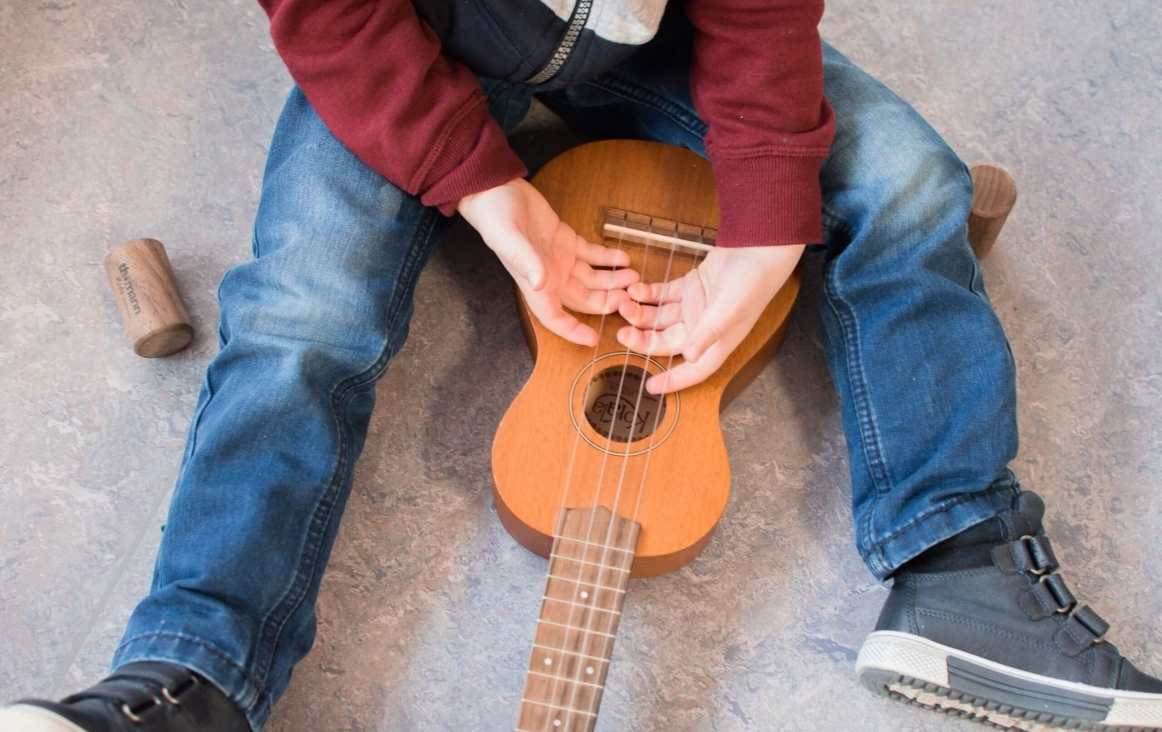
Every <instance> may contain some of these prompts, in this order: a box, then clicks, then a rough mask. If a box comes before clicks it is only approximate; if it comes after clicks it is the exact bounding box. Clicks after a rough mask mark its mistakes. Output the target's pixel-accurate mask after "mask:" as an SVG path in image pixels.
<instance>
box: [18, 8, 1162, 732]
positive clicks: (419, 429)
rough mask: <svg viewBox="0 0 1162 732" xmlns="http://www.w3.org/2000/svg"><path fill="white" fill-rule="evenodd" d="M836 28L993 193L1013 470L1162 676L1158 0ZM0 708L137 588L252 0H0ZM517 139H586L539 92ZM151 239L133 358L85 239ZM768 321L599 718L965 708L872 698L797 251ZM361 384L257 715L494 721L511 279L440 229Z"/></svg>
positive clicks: (534, 571)
mask: <svg viewBox="0 0 1162 732" xmlns="http://www.w3.org/2000/svg"><path fill="white" fill-rule="evenodd" d="M823 29H824V34H825V36H826V37H827V38H828V39H829V40H831V41H832V42H833V43H834V44H835V45H837V46H838V47H839V48H840V49H841V50H843V51H845V52H846V53H847V54H849V55H850V56H852V57H853V58H854V59H855V60H856V61H857V62H859V63H861V64H862V65H864V66H865V67H866V68H867V69H869V70H870V71H872V72H873V73H875V74H876V75H877V76H879V77H880V78H881V79H882V80H884V81H885V82H886V83H887V84H888V85H890V86H891V87H892V88H893V89H895V90H896V91H897V92H898V93H900V94H901V95H902V96H903V97H905V98H906V99H908V100H910V101H911V102H912V103H913V104H914V105H915V106H916V107H917V108H918V109H919V110H920V111H921V112H922V113H924V114H925V115H926V116H927V117H928V118H929V119H930V120H931V122H932V123H933V124H934V125H935V127H936V128H937V129H938V130H940V131H941V132H942V133H943V134H944V135H945V136H946V137H947V139H948V140H949V141H950V143H951V144H952V145H953V146H954V147H955V148H956V149H957V150H958V151H959V152H960V154H961V155H962V157H964V158H965V159H966V160H969V161H976V160H991V161H995V162H998V163H1000V164H1002V165H1004V166H1006V167H1007V168H1008V169H1009V170H1010V171H1012V173H1013V175H1014V177H1015V178H1016V180H1017V181H1018V184H1019V186H1020V202H1019V204H1018V208H1017V209H1016V211H1015V212H1014V213H1013V215H1012V217H1011V219H1010V221H1009V224H1008V227H1007V228H1006V229H1005V231H1004V233H1003V234H1002V240H1001V242H1000V243H999V244H998V246H997V248H996V249H995V250H994V252H993V254H992V255H991V256H990V257H989V258H988V259H987V260H986V261H985V263H984V271H985V276H986V282H987V286H988V288H989V292H990V294H991V296H992V299H993V301H994V303H995V306H996V309H997V311H998V312H999V314H1000V317H1001V319H1002V321H1003V322H1004V325H1005V327H1006V329H1007V331H1008V334H1009V336H1010V339H1011V341H1012V345H1013V351H1014V354H1015V356H1016V360H1017V363H1018V365H1019V370H1020V371H1019V374H1020V375H1019V379H1020V381H1019V384H1020V398H1021V401H1020V427H1021V439H1022V447H1021V454H1020V458H1019V459H1018V460H1017V463H1016V465H1015V466H1014V467H1015V469H1016V470H1017V472H1018V473H1019V475H1020V476H1021V478H1022V479H1023V481H1024V482H1025V484H1026V485H1027V486H1028V487H1031V488H1035V489H1036V490H1038V491H1040V492H1041V493H1042V494H1043V495H1044V496H1045V498H1046V499H1047V501H1048V503H1049V507H1050V512H1049V516H1048V523H1049V527H1050V530H1051V531H1052V533H1053V536H1054V537H1055V542H1056V546H1058V547H1059V549H1058V553H1059V555H1060V556H1061V558H1062V559H1063V560H1064V562H1065V565H1066V567H1067V575H1068V577H1069V579H1070V582H1071V583H1072V584H1073V585H1074V586H1075V588H1074V589H1075V591H1076V592H1077V594H1078V595H1079V596H1082V597H1084V598H1086V600H1087V601H1088V602H1089V603H1090V604H1092V605H1093V606H1094V607H1095V608H1096V609H1097V610H1098V611H1099V612H1100V613H1101V614H1102V615H1103V616H1104V617H1106V618H1107V619H1108V620H1109V621H1111V622H1112V624H1113V626H1114V631H1113V637H1114V639H1115V640H1116V641H1117V643H1118V645H1119V646H1120V647H1122V648H1123V650H1125V651H1126V652H1127V653H1128V654H1130V655H1132V656H1134V657H1135V658H1138V659H1141V661H1142V665H1143V666H1144V667H1145V668H1146V669H1148V670H1150V671H1152V672H1153V673H1155V674H1159V673H1162V615H1159V613H1158V612H1157V608H1158V607H1160V606H1162V585H1160V584H1159V583H1158V581H1157V578H1159V577H1162V539H1160V538H1159V537H1162V494H1160V491H1159V488H1160V487H1162V348H1160V347H1159V346H1160V345H1162V327H1160V325H1159V314H1160V312H1162V284H1160V283H1159V275H1160V274H1162V264H1160V262H1162V258H1160V257H1159V256H1158V250H1157V247H1158V243H1159V242H1158V233H1157V232H1158V231H1159V230H1162V204H1160V203H1159V201H1160V199H1159V196H1158V188H1159V183H1160V179H1162V122H1160V120H1162V66H1159V64H1160V60H1159V59H1162V42H1160V41H1159V40H1158V39H1159V38H1162V12H1160V11H1159V6H1158V4H1157V3H1156V2H1155V1H1154V0H1128V1H1126V0H1119V1H1117V2H1115V1H1114V0H1095V1H1094V2H1087V3H1076V2H1069V1H1067V0H1043V1H1042V2H1037V3H1033V2H1000V1H999V0H984V1H982V2H960V3H942V2H935V1H933V0H904V1H902V2H897V3H866V2H857V1H856V0H832V2H831V3H830V4H829V7H828V10H827V16H826V19H825V21H824V25H823ZM0 49H2V50H0V237H2V240H3V245H2V246H3V252H4V266H3V267H2V268H0V659H3V662H2V663H0V701H3V700H10V699H13V698H15V697H20V696H24V695H37V696H57V695H62V694H65V693H68V692H70V691H73V690H76V689H78V688H80V687H82V686H84V685H86V684H89V683H91V682H93V681H95V680H96V679H98V678H100V677H101V676H102V675H103V673H104V672H105V671H106V667H107V664H108V662H109V659H110V656H111V654H112V653H113V650H114V648H115V647H116V645H117V643H118V640H119V638H120V635H121V632H122V629H123V627H124V623H125V621H126V618H127V617H128V615H129V613H130V611H131V609H132V607H133V605H134V603H135V602H136V601H137V599H138V598H140V597H141V596H142V595H143V593H145V592H146V590H147V587H148V583H149V578H150V570H151V565H152V561H153V557H154V554H155V551H156V549H157V546H158V542H159V540H160V537H161V533H160V531H159V527H160V526H161V524H162V523H164V521H165V515H166V507H167V501H168V497H169V494H170V491H171V488H172V485H173V481H174V477H175V474H176V471H177V468H178V463H179V459H180V457H181V452H182V447H183V442H184V437H185V433H186V430H187V428H188V426H189V423H190V419H191V415H192V411H193V407H194V402H195V399H196V396H197V391H198V387H199V384H200V381H201V378H202V372H203V370H204V368H205V366H206V364H207V363H208V362H209V361H210V359H211V358H212V357H213V355H214V354H215V353H216V351H217V350H218V345H217V340H216V337H215V328H216V322H217V317H218V306H217V303H216V300H215V295H214V293H215V288H216V286H217V284H218V281H219V280H220V279H221V277H222V275H223V273H224V272H226V270H227V269H228V268H230V267H231V266H233V265H236V264H238V263H241V262H243V261H245V260H247V259H248V258H249V256H250V227H251V223H252V221H253V216H254V210H255V206H256V203H257V197H258V192H259V185H260V181H261V175H262V167H263V163H264V160H265V155H266V151H267V146H268V143H269V140H270V135H271V132H272V130H273V127H274V123H275V120H276V118H277V115H278V113H279V110H280V107H281V104H282V101H283V98H284V95H285V93H286V92H287V90H288V89H289V86H290V79H289V77H288V75H287V73H286V72H285V70H284V68H283V65H282V63H281V62H280V61H279V59H278V56H277V55H276V53H275V51H274V49H273V48H272V46H271V42H270V40H269V37H268V35H267V21H266V18H265V16H264V15H263V13H262V12H261V10H260V9H259V8H258V6H257V4H255V3H252V2H249V1H248V0H227V1H225V2H216V3H187V2H183V1H182V0H167V1H166V2H157V1H156V0H110V1H109V2H101V3H83V2H18V1H17V0H4V1H3V2H0ZM517 138H518V139H517V145H518V147H519V148H520V150H521V151H522V152H523V154H525V155H526V156H527V157H528V158H529V160H530V161H531V162H532V163H533V164H534V165H535V164H541V163H543V162H544V161H545V160H547V159H548V158H549V157H550V156H551V155H552V154H553V153H554V152H557V151H560V150H561V149H564V148H565V147H567V146H569V145H571V144H575V143H576V142H578V141H579V140H581V139H583V137H582V136H581V135H580V134H579V133H576V132H573V131H570V130H567V129H564V128H563V126H562V124H561V123H560V122H559V121H558V120H556V119H554V118H553V117H552V115H550V114H549V113H548V112H546V111H545V110H543V109H535V110H534V112H533V114H532V115H531V117H530V119H529V120H528V121H527V122H526V124H525V126H524V127H523V129H522V130H521V131H520V132H519V133H518V135H517ZM137 236H150V237H155V238H157V239H160V240H161V241H163V242H164V243H165V244H166V246H167V247H168V250H169V253H170V256H171V258H172V261H173V264H174V267H175V269H176V271H177V273H178V279H179V281H180V286H181V288H182V291H183V292H184V294H185V299H186V302H187V304H188V306H189V309H190V313H191V315H192V317H193V320H194V324H195V327H196V328H197V333H198V335H197V338H196V340H195V342H194V343H193V345H192V346H191V347H190V348H189V349H188V350H186V351H184V352H182V353H180V354H178V355H176V356H174V357H171V358H167V359H162V360H143V359H140V358H137V357H136V356H134V355H133V353H132V352H131V350H130V349H129V347H128V345H127V343H126V338H125V334H124V332H123V331H122V328H121V325H120V323H119V321H118V316H117V312H116V309H115V306H114V303H113V300H112V297H111V293H110V290H109V286H108V284H107V282H106V280H105V274H104V271H103V269H102V267H101V260H102V258H103V256H104V254H105V252H106V251H107V250H108V249H109V248H110V247H112V246H113V245H115V244H117V243H118V242H120V241H122V240H125V239H128V238H132V237H137ZM808 264H809V266H808V268H807V276H806V281H805V293H804V297H802V298H801V299H800V302H799V305H798V309H797V311H796V313H795V314H794V317H793V321H792V323H791V326H790V331H789V333H788V336H787V339H786V342H785V344H784V345H783V347H782V350H781V351H780V353H779V354H778V356H777V357H776V359H775V361H774V363H773V364H772V365H771V366H770V367H768V368H767V369H766V371H765V372H764V373H763V374H762V375H761V376H760V377H759V378H758V380H757V381H756V382H755V383H754V384H753V385H752V386H751V387H750V388H749V389H748V390H747V391H746V393H744V394H743V395H742V396H741V397H740V398H739V399H738V400H737V401H736V402H735V403H734V404H733V405H732V406H731V407H730V408H729V409H728V410H727V411H726V413H725V414H724V415H723V427H724V429H725V433H726V439H727V442H728V447H729V451H730V455H731V465H732V468H733V471H734V484H733V486H734V487H733V494H732V497H731V500H730V504H729V506H728V508H727V511H726V515H725V517H724V518H723V520H722V523H721V525H720V527H719V529H718V531H717V533H716V535H715V538H714V540H713V542H712V543H711V544H710V547H709V548H708V549H707V551H706V553H705V554H704V555H703V556H702V557H701V558H699V559H698V560H697V561H695V562H694V563H693V564H691V565H690V566H688V567H686V568H685V569H682V570H681V571H679V572H676V573H674V574H672V575H669V576H664V577H659V578H655V579H651V580H647V581H635V582H634V583H633V584H632V585H631V594H630V597H629V601H628V602H627V604H626V615H625V619H624V622H623V624H622V632H621V637H620V639H619V641H618V648H617V651H616V654H615V664H614V666H613V670H612V672H611V675H610V678H609V684H608V689H607V693H606V698H605V702H604V705H603V716H602V719H601V721H600V723H599V725H598V729H599V730H601V732H622V731H624V732H630V731H641V732H646V731H655V730H657V731H662V730H665V731H666V732H709V731H715V732H735V731H738V730H820V729H827V730H908V731H918V730H969V729H978V727H977V726H975V725H970V724H969V723H967V722H963V721H958V720H950V719H945V718H944V717H942V716H939V715H934V714H931V713H927V712H921V711H917V710H913V709H911V708H907V707H904V706H898V705H895V704H892V703H889V702H887V701H885V700H883V699H880V698H879V697H876V696H873V695H871V694H870V693H868V692H866V691H864V690H863V689H862V688H861V687H860V686H859V685H858V683H857V681H856V679H855V676H854V673H853V665H854V661H855V657H856V653H857V651H858V648H859V644H860V642H861V640H862V639H863V637H864V635H865V633H867V632H868V631H869V630H870V628H871V626H872V625H873V623H874V621H875V617H876V614H877V612H878V610H879V607H880V605H881V603H882V601H883V600H884V597H885V596H886V590H885V588H884V587H883V586H881V585H879V584H878V583H876V582H875V581H874V580H873V579H872V578H871V576H870V575H869V574H868V573H867V572H866V571H865V569H864V567H863V566H862V564H861V563H860V560H859V558H858V557H857V555H856V553H855V550H854V548H853V540H852V528H851V523H850V515H849V508H848V504H849V479H848V473H847V468H846V457H845V449H844V441H843V436H842V434H841V432H840V429H839V423H838V416H837V401H836V397H835V395H834V391H833V388H832V386H831V384H830V381H829V377H828V375H827V370H826V367H825V364H824V361H823V357H822V355H821V353H820V343H819V337H818V334H817V330H816V326H815V322H816V306H815V300H816V298H817V295H818V291H819V276H818V268H819V267H818V265H819V261H818V259H817V258H816V259H814V260H812V261H810V262H809V263H808ZM411 333H412V334H411V338H410V340H409V341H408V344H407V346H406V347H405V348H404V350H403V352H402V353H401V354H399V356H398V357H397V358H396V359H395V361H394V362H393V364H392V366H391V369H390V370H389V372H388V374H387V376H386V377H385V378H384V379H383V381H382V383H381V384H380V385H379V389H378V398H379V404H378V406H377V408H376V412H375V415H374V417H373V419H372V424H371V433H370V437H369V439H368V441H367V446H366V449H365V454H364V457H363V460H362V462H361V463H360V464H359V466H358V469H357V472H356V480H355V487H354V491H353V494H352V497H351V499H350V503H349V506H348V509H347V513H346V516H345V518H344V521H343V525H342V529H341V531H340V535H339V539H338V543H337V545H336V548H335V552H334V556H333V558H332V561H331V565H330V568H329V570H328V572H327V575H326V577H325V579H324V581H323V586H322V592H321V597H320V599H319V602H318V615H319V633H318V640H317V642H316V645H315V648H314V650H313V651H312V652H311V654H310V655H309V656H308V657H307V658H306V660H305V661H303V663H302V664H301V665H300V666H299V668H298V670H297V671H296V674H295V677H294V679H293V681H292V683H291V685H290V688H289V690H288V691H287V693H286V696H285V698H284V699H283V701H282V702H281V704H280V705H279V706H278V707H277V708H276V710H275V712H274V715H273V717H272V719H271V721H270V723H269V725H268V727H267V729H268V730H271V732H292V731H300V730H327V732H344V731H355V730H359V731H367V732H371V731H376V732H396V731H401V732H403V731H410V730H422V731H424V732H430V731H433V730H496V731H502V730H511V729H512V727H513V723H514V719H515V715H516V709H517V706H518V700H519V698H520V692H521V686H522V681H523V672H524V671H523V670H524V666H525V663H526V660H527V653H528V647H529V643H530V640H531V637H532V633H533V627H534V621H535V618H536V616H537V612H538V601H539V599H540V595H541V590H542V587H543V575H544V570H545V563H544V561H543V560H541V559H539V558H537V557H535V556H532V555H530V554H529V553H527V552H526V551H525V550H523V549H522V548H520V547H519V546H517V545H516V544H515V543H514V542H513V541H512V539H510V538H509V536H508V535H507V534H506V533H505V531H504V529H503V528H501V526H500V524H499V522H498V521H497V518H496V513H495V510H494V508H493V503H492V498H491V496H490V478H489V448H490V444H491V438H492V434H493V431H494V430H495V428H496V425H497V423H498V421H499V419H500V417H501V415H502V414H503V412H504V410H505V408H506V406H507V405H508V403H509V402H510V400H511V399H512V398H513V396H514V395H515V394H516V392H517V390H518V389H519V387H520V385H521V383H522V381H523V380H524V378H525V377H526V376H527V375H528V373H529V370H530V359H529V356H528V354H527V351H526V350H525V346H524V344H523V342H522V337H521V332H520V327H519V325H518V321H517V317H516V313H515V310H514V308H513V304H512V301H511V291H510V287H509V284H508V282H507V281H506V280H505V278H504V276H503V271H502V269H501V267H500V266H499V265H498V264H497V263H496V262H495V261H494V260H493V258H492V256H491V255H490V253H489V252H488V251H487V250H485V249H484V248H483V246H482V245H481V244H480V242H479V241H478V240H477V239H476V238H475V237H474V236H472V235H471V233H470V232H469V231H468V230H467V229H466V228H465V227H463V226H460V227H458V228H457V229H456V230H455V232H454V233H453V234H452V235H451V236H450V237H449V239H448V241H447V242H446V244H445V246H444V248H443V249H442V251H441V252H440V253H439V254H438V255H437V256H436V257H435V258H434V260H433V261H432V263H431V265H430V266H429V267H428V269H427V271H426V272H425V273H424V275H423V277H422V279H421V281H420V286H419V291H418V293H417V303H416V316H415V319H414V321H413V324H412V331H411Z"/></svg>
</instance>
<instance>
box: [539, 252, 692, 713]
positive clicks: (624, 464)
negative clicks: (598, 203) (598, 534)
mask: <svg viewBox="0 0 1162 732" xmlns="http://www.w3.org/2000/svg"><path fill="white" fill-rule="evenodd" d="M647 242H648V240H647ZM669 249H670V256H669V257H668V258H667V261H666V271H665V274H664V275H662V285H663V287H664V286H665V285H666V284H667V283H668V282H669V279H670V272H671V270H672V268H673V264H674V254H675V253H676V252H677V247H674V246H672V245H671V246H670V247H669ZM648 261H649V250H648V244H647V250H646V262H648ZM645 272H646V264H645V263H643V264H642V273H643V277H644V275H645ZM659 299H661V298H659ZM658 308H659V309H658V311H657V312H656V313H655V317H654V323H653V326H652V327H651V329H650V335H649V338H648V339H647V341H646V352H645V368H643V369H642V370H643V372H644V373H645V374H649V368H648V367H649V364H650V362H651V360H652V358H651V357H652V355H653V350H654V345H655V343H656V342H657V334H658V325H659V322H660V315H661V309H660V308H661V304H659V305H658ZM673 360H674V356H673V354H671V355H670V363H671V364H672V363H673ZM628 365H629V351H628V349H627V351H626V366H625V368H624V369H623V372H622V379H623V383H624V378H625V375H626V372H627V371H628ZM668 368H669V366H667V369H668ZM645 393H646V386H645V379H644V378H643V380H642V382H641V384H640V387H639V389H638V393H637V398H636V400H635V402H634V409H633V412H632V413H631V418H630V427H629V435H628V436H627V438H626V443H625V453H624V454H622V455H621V459H622V460H621V473H620V474H619V475H618V479H617V489H616V492H615V493H614V498H613V506H614V510H613V511H611V516H610V522H609V526H608V527H607V528H606V533H605V539H604V540H603V541H602V543H601V544H602V548H601V551H602V559H601V564H604V563H605V561H606V560H607V558H608V555H609V551H610V549H613V550H615V551H619V552H632V550H631V549H630V547H629V543H630V542H631V541H632V534H631V535H630V536H629V537H627V540H626V545H625V546H624V547H618V546H614V544H615V543H616V542H615V539H614V536H613V527H614V519H615V518H616V516H617V513H616V509H617V507H618V506H619V505H620V502H621V491H622V488H623V487H624V485H625V476H626V471H627V470H628V468H629V458H630V453H631V452H632V450H633V442H634V431H635V429H636V427H637V415H638V413H639V412H640V410H641V404H642V399H643V398H644V397H645ZM665 398H666V397H665V395H662V400H663V403H664V400H665ZM619 403H620V398H619V400H618V401H617V402H615V403H614V404H615V408H616V405H617V404H619ZM661 412H662V410H661V409H658V410H656V411H655V413H654V429H653V431H652V432H651V433H650V445H649V447H648V448H647V452H646V462H645V466H644V470H647V471H648V470H649V462H650V457H651V454H652V451H653V446H654V441H655V440H656V439H657V427H658V424H659V423H660V420H661ZM615 415H616V412H615ZM610 434H611V435H612V431H611V432H610ZM599 485H600V484H599ZM644 486H645V474H644V472H643V475H642V483H641V486H640V487H639V490H638V495H637V497H636V501H635V505H634V511H633V517H632V518H631V519H630V525H631V526H632V524H633V523H634V522H635V521H636V520H637V512H638V509H639V508H640V506H641V495H642V490H641V489H642V488H644ZM594 513H596V512H594ZM592 521H593V517H591V518H590V533H589V535H588V536H587V537H586V538H587V539H588V540H592ZM578 578H580V572H579V573H578ZM579 586H580V585H579V584H578V587H579ZM602 587H603V585H602V583H601V569H600V568H599V569H598V576H597V582H596V583H595V585H594V598H593V600H594V605H597V593H599V592H600V591H601V589H602ZM574 591H576V589H575V590H574ZM607 591H610V590H608V589H607ZM574 598H576V595H574ZM598 610H600V608H598ZM590 612H592V610H591V611H590ZM602 612H605V613H606V620H605V631H604V633H603V637H605V641H604V644H608V643H609V642H610V636H612V635H613V634H612V633H611V632H610V631H611V630H612V628H613V618H614V617H615V615H614V614H613V612H611V611H602ZM570 614H572V612H571V611H570ZM587 625H588V626H589V627H587V628H586V629H585V630H584V631H583V632H584V634H585V635H584V641H585V642H584V644H583V646H582V647H583V650H587V649H588V642H589V640H590V637H591V636H592V635H593V634H594V633H599V632H601V631H595V630H594V629H593V628H592V625H593V615H590V622H589V623H587ZM580 680H581V664H578V665H577V671H576V676H575V678H573V679H571V681H572V683H573V690H572V693H571V694H570V699H569V705H568V707H567V711H566V724H568V722H569V721H570V720H571V716H572V714H573V711H574V705H575V703H576V698H577V692H578V690H579V688H580V684H579V683H577V682H579V681H580ZM555 684H556V682H555V681H554V685H555ZM593 711H596V710H593Z"/></svg>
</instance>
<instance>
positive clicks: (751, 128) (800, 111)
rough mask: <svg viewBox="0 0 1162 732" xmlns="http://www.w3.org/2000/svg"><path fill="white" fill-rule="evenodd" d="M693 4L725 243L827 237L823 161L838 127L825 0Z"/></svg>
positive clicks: (698, 103) (694, 78)
mask: <svg viewBox="0 0 1162 732" xmlns="http://www.w3.org/2000/svg"><path fill="white" fill-rule="evenodd" d="M686 8H687V12H688V14H689V16H690V19H691V20H692V21H693V23H694V26H695V29H696V32H695V37H694V63H693V66H692V68H691V72H690V83H691V87H692V89H693V94H694V105H695V107H696V108H697V109H698V113H699V115H700V116H701V117H702V118H703V119H704V120H706V123H707V125H709V128H710V129H709V132H708V133H707V135H706V150H707V152H708V153H709V155H710V161H711V163H712V164H713V167H714V177H715V180H716V183H717V186H718V199H719V206H720V209H721V212H722V226H721V228H720V229H719V232H718V244H719V246H726V247H730V246H734V247H740V246H759V245H771V244H814V243H818V242H820V241H822V240H823V222H822V218H823V210H822V209H823V202H822V195H821V193H820V188H819V168H820V167H821V165H822V163H823V159H824V158H825V157H826V156H827V151H828V149H829V147H830V145H831V139H832V137H833V136H834V133H835V118H834V115H833V114H832V112H831V106H830V105H829V104H828V103H827V100H826V99H825V98H824V96H823V50H822V44H821V42H820V40H819V31H818V25H819V21H820V19H821V18H822V17H823V0H686Z"/></svg>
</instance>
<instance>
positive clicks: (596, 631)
mask: <svg viewBox="0 0 1162 732" xmlns="http://www.w3.org/2000/svg"><path fill="white" fill-rule="evenodd" d="M537 622H538V623H546V624H548V625H555V626H557V627H558V628H568V629H569V630H575V631H577V632H578V633H592V634H593V635H603V636H605V637H606V638H616V637H617V636H616V635H614V634H613V633H602V632H601V631H600V630H586V629H585V628H578V627H577V626H575V625H565V624H564V623H555V622H553V621H552V620H545V619H543V618H538V619H537Z"/></svg>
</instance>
